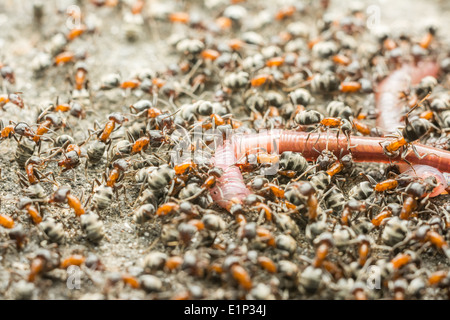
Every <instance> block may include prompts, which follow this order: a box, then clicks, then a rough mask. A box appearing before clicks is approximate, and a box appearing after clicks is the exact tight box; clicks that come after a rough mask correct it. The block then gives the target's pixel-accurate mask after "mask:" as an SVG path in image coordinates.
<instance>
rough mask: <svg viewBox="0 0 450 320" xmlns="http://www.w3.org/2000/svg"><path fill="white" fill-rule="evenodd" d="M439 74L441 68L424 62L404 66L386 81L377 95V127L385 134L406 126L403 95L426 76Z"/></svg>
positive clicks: (379, 87)
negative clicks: (403, 119)
mask: <svg viewBox="0 0 450 320" xmlns="http://www.w3.org/2000/svg"><path fill="white" fill-rule="evenodd" d="M438 72H439V66H438V65H437V64H436V63H434V62H430V61H422V62H419V63H418V65H417V66H411V65H409V64H404V65H403V66H402V67H401V68H400V69H398V70H396V71H394V72H392V74H391V75H389V76H388V77H387V78H386V79H384V80H383V81H382V82H381V83H380V85H379V86H378V88H377V94H376V108H377V111H378V117H377V127H379V128H380V129H381V130H382V131H384V132H393V131H395V129H396V128H398V127H400V126H402V125H404V123H403V122H402V116H403V114H402V112H403V108H402V101H401V99H400V96H401V93H402V92H407V91H409V89H410V85H417V84H418V83H419V82H420V80H422V79H423V78H424V77H426V76H433V77H436V75H437V74H438Z"/></svg>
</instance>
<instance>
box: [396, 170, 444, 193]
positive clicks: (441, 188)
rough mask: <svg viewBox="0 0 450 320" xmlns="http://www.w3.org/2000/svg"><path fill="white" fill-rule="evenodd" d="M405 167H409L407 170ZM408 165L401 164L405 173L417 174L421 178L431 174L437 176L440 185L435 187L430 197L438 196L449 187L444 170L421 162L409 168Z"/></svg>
mask: <svg viewBox="0 0 450 320" xmlns="http://www.w3.org/2000/svg"><path fill="white" fill-rule="evenodd" d="M405 167H406V168H407V169H406V170H405ZM408 167H409V166H408V165H404V164H402V165H401V166H400V171H402V172H403V174H407V175H410V176H417V177H420V178H426V177H429V176H433V177H435V178H436V180H437V183H438V186H437V187H435V188H434V189H433V192H432V193H430V195H429V196H430V197H436V196H438V195H440V194H441V193H442V192H444V190H445V189H446V187H447V181H446V179H445V177H444V175H443V174H442V172H440V171H439V170H437V169H436V168H433V167H431V166H425V165H421V164H416V165H414V166H413V168H408Z"/></svg>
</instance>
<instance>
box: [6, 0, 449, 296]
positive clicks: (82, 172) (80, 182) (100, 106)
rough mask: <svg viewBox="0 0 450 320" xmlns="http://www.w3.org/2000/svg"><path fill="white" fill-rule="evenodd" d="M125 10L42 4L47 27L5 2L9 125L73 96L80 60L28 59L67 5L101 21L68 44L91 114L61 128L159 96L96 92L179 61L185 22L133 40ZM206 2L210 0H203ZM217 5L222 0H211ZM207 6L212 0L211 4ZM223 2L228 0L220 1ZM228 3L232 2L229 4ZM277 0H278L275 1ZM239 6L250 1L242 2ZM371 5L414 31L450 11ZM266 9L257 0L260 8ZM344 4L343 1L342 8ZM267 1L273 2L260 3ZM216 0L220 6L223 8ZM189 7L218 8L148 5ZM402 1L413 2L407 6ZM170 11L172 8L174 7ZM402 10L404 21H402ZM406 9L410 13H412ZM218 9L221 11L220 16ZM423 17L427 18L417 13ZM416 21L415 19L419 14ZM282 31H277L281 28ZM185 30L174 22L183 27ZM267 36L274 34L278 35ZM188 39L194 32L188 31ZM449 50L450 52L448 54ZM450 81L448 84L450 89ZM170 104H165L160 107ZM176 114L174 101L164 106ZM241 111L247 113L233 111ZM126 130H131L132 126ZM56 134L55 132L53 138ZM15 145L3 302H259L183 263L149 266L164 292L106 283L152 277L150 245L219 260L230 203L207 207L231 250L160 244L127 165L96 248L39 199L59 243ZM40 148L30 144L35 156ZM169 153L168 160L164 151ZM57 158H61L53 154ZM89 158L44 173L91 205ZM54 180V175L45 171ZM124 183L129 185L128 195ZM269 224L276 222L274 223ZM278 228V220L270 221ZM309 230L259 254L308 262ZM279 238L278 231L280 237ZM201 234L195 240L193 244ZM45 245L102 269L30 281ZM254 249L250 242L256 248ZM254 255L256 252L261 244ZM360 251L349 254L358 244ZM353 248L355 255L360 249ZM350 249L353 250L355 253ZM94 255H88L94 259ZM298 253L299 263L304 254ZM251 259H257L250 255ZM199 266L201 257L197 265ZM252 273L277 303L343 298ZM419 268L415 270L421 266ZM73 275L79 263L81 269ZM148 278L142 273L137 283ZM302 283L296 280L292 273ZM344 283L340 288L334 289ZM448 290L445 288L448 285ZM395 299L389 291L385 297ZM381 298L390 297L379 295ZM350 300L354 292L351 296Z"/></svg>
mask: <svg viewBox="0 0 450 320" xmlns="http://www.w3.org/2000/svg"><path fill="white" fill-rule="evenodd" d="M122 2H124V3H123V4H122V8H108V7H95V6H93V5H92V4H91V3H89V1H77V2H75V3H72V1H56V0H52V1H42V3H43V12H44V15H43V17H42V19H41V22H40V23H37V22H36V20H35V19H34V18H33V3H39V1H25V0H24V1H13V0H3V1H0V29H1V30H2V31H1V33H0V62H5V63H7V64H8V65H10V66H11V67H12V68H13V69H14V72H15V77H16V83H15V84H9V83H7V82H6V81H3V82H2V84H3V89H4V90H3V92H21V96H22V98H23V100H24V101H25V104H26V107H25V108H23V109H20V108H18V107H17V106H15V105H13V104H11V103H8V104H7V105H6V106H5V107H4V108H3V109H2V110H0V118H1V119H2V121H3V123H4V124H5V125H6V124H8V123H9V122H10V121H13V122H15V123H18V122H26V123H29V124H35V123H36V122H37V121H36V119H37V117H38V115H39V113H40V111H39V107H40V106H42V105H43V104H44V103H45V102H46V101H49V100H50V101H55V100H56V98H57V97H58V98H59V100H60V101H68V100H70V99H72V98H73V96H72V95H71V90H72V88H73V84H72V83H71V82H70V81H69V80H68V79H70V78H72V77H73V66H74V65H73V64H72V63H68V64H65V65H62V66H51V67H49V68H47V69H46V70H44V71H43V72H42V73H40V74H39V73H36V72H35V71H33V59H34V58H35V57H36V55H37V54H38V53H40V52H43V51H45V50H46V48H48V45H49V42H50V39H51V38H52V37H53V35H54V34H55V33H57V32H61V31H62V32H67V31H68V29H67V27H66V24H67V22H68V21H69V19H71V18H70V17H68V16H67V14H66V10H67V8H69V7H70V5H76V6H77V7H78V8H81V13H82V15H83V19H84V21H85V22H86V24H88V25H89V24H92V25H94V26H95V30H96V31H95V32H92V33H90V32H88V33H87V34H84V35H82V36H81V37H79V38H77V39H75V40H74V41H72V42H70V43H69V44H68V47H67V48H68V50H72V51H76V52H78V51H85V52H86V54H87V56H86V59H85V60H84V61H85V63H86V64H87V65H88V67H89V71H88V79H89V89H88V90H89V93H90V97H89V98H87V99H85V100H83V105H84V108H85V110H86V117H85V118H84V119H76V118H74V117H71V116H65V115H64V116H63V117H64V118H65V120H66V129H65V130H66V131H65V132H66V133H67V134H70V135H72V136H73V137H74V139H75V141H76V142H77V143H80V142H82V141H84V140H86V139H87V138H88V137H89V135H88V132H89V131H88V130H92V131H94V130H96V129H98V126H97V125H96V124H95V121H97V122H98V123H99V126H101V125H104V123H105V122H106V121H107V116H108V115H109V114H110V113H112V112H121V113H123V114H130V108H129V106H130V105H131V104H133V103H135V102H136V101H137V100H139V99H144V98H145V99H150V100H151V99H152V96H151V95H149V94H145V93H143V92H142V91H139V90H136V91H125V90H121V89H113V90H109V91H105V90H99V88H100V84H101V79H102V77H103V76H104V75H106V74H111V73H118V74H120V75H121V77H122V78H123V79H129V78H132V77H133V76H134V75H135V74H137V73H139V72H140V71H142V70H144V69H150V70H152V71H153V72H155V73H163V72H164V71H165V70H166V69H167V67H168V66H169V65H170V64H173V63H177V62H179V58H180V57H179V55H178V54H176V52H174V49H173V47H171V46H170V45H169V44H168V39H169V36H170V35H171V34H174V33H177V31H180V32H184V30H185V28H183V27H184V26H180V25H173V24H171V23H169V22H167V21H164V20H159V19H149V20H146V22H145V24H144V26H142V28H141V30H140V32H139V34H138V38H137V39H136V40H135V41H129V40H128V39H127V38H126V36H125V35H124V30H125V28H126V26H125V24H126V22H125V20H124V15H125V12H126V11H127V10H128V9H127V8H128V7H127V3H128V2H129V3H131V1H124V0H123V1H122ZM205 2H206V1H205ZM212 2H220V1H212ZM212 2H211V3H212ZM222 2H223V1H222ZM225 2H226V1H225ZM278 2H280V3H282V2H283V1H278ZM241 4H242V5H243V6H246V5H247V4H246V3H245V2H243V3H241ZM363 4H364V7H367V6H369V5H371V4H374V5H376V6H377V7H378V8H379V9H380V11H379V12H380V25H383V24H384V25H389V26H391V27H392V26H393V25H395V26H398V28H399V29H401V28H402V26H407V30H408V32H410V33H411V34H413V35H419V34H420V32H421V31H423V25H425V24H426V21H425V20H427V19H429V20H430V19H431V20H433V22H434V23H435V24H437V25H438V27H439V26H440V27H441V28H445V23H446V22H448V21H449V18H450V6H449V3H448V1H414V5H411V3H410V2H408V1H395V2H391V1H381V0H380V1H371V2H363ZM261 5H262V4H261ZM279 5H280V4H278V3H276V2H274V4H273V5H267V10H268V12H275V10H276V8H278V7H279ZM347 5H348V4H347V2H345V6H347ZM265 6H266V5H265ZM219 7H220V6H219ZM170 8H174V9H176V10H177V11H183V10H187V9H190V10H192V11H193V12H194V11H196V10H197V11H199V12H203V14H205V12H209V11H212V12H214V10H216V9H214V8H213V9H209V8H206V7H205V6H203V5H202V2H201V1H192V3H190V2H189V1H173V2H166V1H151V5H150V6H147V7H146V8H145V10H146V11H144V13H145V14H155V12H157V11H158V10H159V9H164V10H172V9H170ZM405 8H407V9H408V10H407V11H405ZM172 11H173V10H172ZM345 12H346V8H344V7H343V6H342V2H338V1H334V2H332V3H331V6H330V9H329V13H331V14H333V15H335V16H339V15H341V14H343V13H345ZM399 12H401V13H402V14H401V16H403V17H404V19H398V16H399ZM405 12H408V14H405ZM214 15H217V13H214ZM424 16H425V17H426V18H427V19H425V18H424V19H422V17H424ZM415 17H416V18H415ZM313 21H314V18H313V17H306V18H305V22H306V23H308V22H310V23H313ZM276 28H278V29H277V31H280V30H281V27H280V26H277V27H276ZM178 29H179V30H178ZM269 30H270V28H268V27H265V28H264V31H263V32H269ZM241 32H243V30H234V31H233V34H232V37H239V35H240V33H241ZM444 33H445V31H444V29H442V35H441V37H440V39H441V41H442V43H443V44H442V45H443V47H446V48H449V47H450V38H449V37H445V35H444ZM272 34H275V32H274V31H272ZM191 35H194V33H192V34H191ZM447 53H448V51H447ZM447 89H448V88H447ZM189 100H190V98H189V97H187V96H184V97H182V98H180V100H179V101H177V105H181V104H182V103H183V102H186V101H189ZM162 109H165V107H162ZM168 110H169V111H170V112H172V111H174V110H173V109H171V108H169V109H168ZM233 112H235V114H236V115H237V117H238V119H239V115H241V114H242V110H241V109H239V108H237V107H236V109H235V110H233ZM125 127H126V126H125ZM56 136H57V135H56ZM124 136H125V129H124V128H121V129H119V130H117V131H115V132H114V134H113V136H112V138H113V141H117V140H119V139H121V138H122V137H124ZM16 147H17V142H16V141H15V140H14V139H6V140H4V141H2V142H1V143H0V166H1V180H0V199H1V206H0V212H1V214H4V215H8V216H10V217H12V218H13V219H14V221H15V223H16V225H19V224H20V225H22V227H23V229H24V232H25V234H26V238H27V242H26V244H25V245H24V247H23V248H22V249H21V250H17V248H16V247H15V243H14V241H11V240H10V237H9V230H8V229H6V228H1V227H0V253H1V255H0V298H1V299H20V298H26V299H106V298H107V299H170V298H173V297H175V296H176V295H177V294H180V293H183V292H185V291H188V292H190V296H189V298H192V299H193V298H200V299H237V298H243V297H246V298H249V299H252V298H255V297H258V295H257V294H258V293H255V291H252V292H250V293H247V292H245V291H244V290H242V289H239V287H238V286H236V285H227V283H226V281H225V280H226V279H228V278H227V277H226V276H217V275H214V276H204V277H202V276H195V275H192V274H191V273H190V271H189V270H188V269H185V270H180V271H174V272H166V271H164V270H159V271H156V272H152V274H153V275H156V276H157V277H158V279H160V280H161V284H160V286H161V288H159V289H158V290H154V291H153V290H150V289H149V290H139V289H133V288H131V287H130V286H128V285H124V284H122V283H119V284H116V285H109V284H108V283H111V281H112V280H111V279H114V277H117V274H123V273H128V274H130V275H132V276H136V277H140V279H142V275H143V274H146V273H147V272H145V270H144V266H145V263H144V259H145V257H146V256H147V255H148V253H150V252H152V251H160V252H163V253H165V254H167V255H168V256H172V255H180V256H183V255H185V254H186V252H194V253H195V254H196V257H197V259H199V260H200V258H199V257H200V256H202V255H205V256H208V257H209V258H210V259H211V261H213V260H216V259H217V261H223V260H224V259H225V257H226V254H227V252H232V249H231V247H232V245H233V242H234V240H235V239H236V237H237V236H236V234H237V233H236V232H237V227H236V223H235V222H234V218H233V217H232V216H231V215H230V214H229V213H228V212H226V211H225V210H223V209H221V208H219V207H215V206H212V207H211V208H213V209H214V210H215V213H216V214H217V215H219V216H220V217H221V218H222V219H223V220H224V221H225V223H226V226H227V227H226V229H225V230H224V231H222V232H219V233H218V234H216V235H215V236H216V239H215V242H216V243H218V244H223V245H226V246H229V248H228V249H227V250H228V251H227V250H219V249H213V246H210V247H201V246H200V245H198V247H194V246H187V247H185V246H182V245H176V246H170V245H167V244H166V243H163V241H161V231H162V228H163V226H164V225H165V224H168V223H171V222H170V220H158V219H156V218H153V219H152V220H150V221H149V222H147V223H145V224H143V225H138V224H136V223H135V222H134V221H133V212H134V207H133V203H134V201H135V200H136V198H137V197H138V195H139V192H140V185H138V184H136V183H135V182H134V173H135V172H136V171H133V170H130V172H128V173H127V174H126V175H125V178H124V179H123V180H122V182H121V184H123V185H124V186H125V188H122V189H118V190H117V192H116V193H115V195H114V197H113V200H112V201H111V205H110V206H108V207H107V208H106V209H105V210H102V211H101V212H99V216H100V219H101V221H102V222H103V230H104V232H105V237H104V239H103V240H102V241H101V242H100V243H99V244H94V243H92V242H90V241H89V240H88V239H87V238H86V234H85V231H84V230H83V229H82V228H81V225H80V221H79V218H76V217H75V215H74V213H73V210H72V209H71V208H69V207H68V206H67V205H65V204H64V205H60V206H58V205H42V206H41V207H42V212H43V214H44V217H53V218H54V219H55V220H56V221H57V222H59V223H62V225H63V228H64V232H65V238H66V240H65V242H64V243H62V244H55V243H52V242H51V241H50V240H49V239H48V237H47V236H46V235H45V233H44V232H43V230H42V228H40V227H39V226H36V225H34V224H33V222H32V221H31V219H30V217H29V216H28V215H27V214H26V213H24V211H21V210H18V208H17V202H18V200H19V199H21V198H22V197H23V196H24V190H23V188H22V186H21V185H20V184H19V179H18V173H22V174H24V172H25V171H24V170H23V168H21V167H19V165H18V164H17V162H16V161H15V160H14V155H15V150H16ZM41 148H42V152H45V151H47V150H48V149H49V148H51V142H44V143H43V144H42V146H41ZM36 154H37V150H36V151H35V155H36ZM162 157H163V158H164V157H165V156H164V155H162ZM56 159H58V160H59V158H56ZM85 161H86V160H85V159H83V160H82V164H81V165H80V166H79V167H77V168H76V169H74V170H68V171H67V172H64V173H60V169H59V167H58V165H57V162H56V161H49V162H48V164H47V166H46V168H45V169H44V170H43V171H44V172H50V171H51V172H53V173H54V174H55V176H56V181H57V183H58V184H59V185H66V186H70V188H71V190H72V193H73V194H74V195H75V196H77V197H79V198H81V199H82V200H83V202H85V201H87V199H88V197H89V196H90V195H91V194H92V190H93V185H94V184H95V182H94V180H95V179H97V180H98V181H100V182H103V181H104V173H105V168H106V166H107V163H106V159H104V160H102V161H101V162H100V163H98V164H95V165H94V164H89V165H88V166H87V167H86V169H85ZM379 168H384V166H382V165H375V164H357V165H356V166H355V170H356V171H365V172H369V171H370V170H374V169H379ZM49 179H50V178H49ZM361 181H363V178H361V177H360V176H357V175H354V176H349V177H348V178H347V181H346V182H345V184H344V185H343V189H344V193H346V192H348V190H349V189H350V188H351V187H352V186H354V185H355V184H356V183H359V182H361ZM41 185H42V186H43V187H44V189H45V190H46V192H47V194H48V195H51V194H52V193H53V192H54V191H55V190H56V187H55V185H54V184H53V183H52V182H42V183H41ZM124 190H125V192H124ZM449 200H450V196H448V195H442V196H439V197H437V198H435V199H433V200H431V202H432V203H433V204H435V205H436V206H437V208H443V206H444V205H445V204H448V202H449ZM257 219H258V216H257V215H256V214H255V215H249V217H248V220H249V221H256V220H257ZM269 228H271V227H270V225H269ZM273 229H274V230H275V229H276V228H273ZM304 232H305V230H304V227H303V226H300V235H298V236H296V237H295V240H296V243H297V246H298V248H297V250H296V254H295V258H292V256H291V255H289V254H286V253H285V252H281V251H280V250H276V249H274V248H267V251H266V252H265V253H260V254H264V255H266V256H269V257H271V258H272V259H273V260H274V261H280V260H290V259H291V260H292V261H294V262H295V263H296V264H297V265H298V266H299V268H300V269H301V270H304V269H305V267H306V265H307V262H305V259H313V258H314V252H315V249H314V247H313V246H312V245H311V243H310V242H309V241H308V240H307V239H306V238H305V235H304ZM379 233H380V232H379V231H377V230H374V231H372V232H371V233H370V234H369V235H370V236H371V237H373V238H374V239H377V237H379ZM279 234H282V232H280V231H279V230H277V231H276V235H279ZM194 242H195V241H194ZM42 248H44V249H48V250H50V251H54V252H58V254H59V255H60V256H61V257H62V258H65V257H68V256H69V255H72V254H76V253H78V254H81V255H83V256H85V257H88V256H90V255H95V256H96V257H98V258H99V259H100V261H101V263H102V264H103V265H104V266H105V270H93V269H91V268H88V267H86V266H84V265H83V266H82V267H81V269H80V272H79V273H77V275H79V276H80V278H79V280H80V288H79V289H70V288H69V286H70V283H71V282H70V281H71V279H72V278H71V275H72V274H70V273H68V271H67V270H64V269H61V268H57V269H54V270H52V271H49V272H47V273H45V274H43V275H41V276H39V277H38V279H37V280H36V281H35V282H34V283H33V282H27V281H26V280H27V278H28V275H29V273H30V261H31V260H32V259H33V258H34V257H35V255H36V252H37V251H38V250H39V249H42ZM385 249H386V248H385V246H383V245H379V246H378V247H374V249H373V252H372V255H373V259H374V260H375V261H376V260H379V259H381V258H385V259H388V258H390V257H391V253H390V252H388V251H386V250H385ZM248 250H249V252H250V251H251V248H250V247H249V249H248ZM256 251H257V250H256ZM424 251H425V252H423V253H422V254H421V256H420V261H421V265H420V270H422V268H423V269H427V270H428V271H429V272H432V271H436V270H449V266H450V263H449V260H448V259H447V258H446V257H445V256H444V255H443V254H442V253H440V252H438V251H437V250H432V249H430V250H424ZM352 252H353V251H352ZM353 253H354V254H355V255H356V253H355V252H353ZM349 256H351V254H349V255H346V257H347V258H348V257H349ZM91 257H93V256H91ZM302 259H303V260H302ZM250 260H251V259H250ZM197 263H201V262H199V261H197ZM249 268H252V269H250V270H251V273H252V280H253V283H254V288H255V287H257V284H266V285H267V286H268V287H270V290H271V294H270V295H266V296H264V297H267V298H275V299H310V298H311V299H320V298H326V299H339V298H342V297H340V296H338V294H337V292H338V291H339V290H337V289H336V290H335V291H333V290H325V291H323V292H318V293H316V294H312V295H308V294H305V293H304V292H301V291H298V290H291V289H289V285H286V284H285V281H287V282H289V281H290V280H286V279H284V278H283V276H281V275H280V274H277V273H275V274H270V273H269V272H266V271H263V270H261V268H259V269H258V268H257V267H256V266H255V265H254V266H252V267H249ZM420 270H419V271H417V273H418V274H420V272H421V271H420ZM76 272H77V271H76ZM141 281H143V280H141ZM292 283H293V284H294V286H295V280H292ZM336 286H337V285H336ZM446 290H447V292H448V288H447V289H446ZM368 295H369V296H370V297H371V298H379V297H380V296H379V295H378V293H376V292H375V293H372V292H369V293H368ZM386 295H388V294H386ZM383 297H385V296H383ZM346 298H348V296H347V297H346ZM418 298H419V299H440V298H446V292H445V290H444V289H442V290H441V289H437V288H434V287H428V288H427V289H426V290H424V291H423V292H422V294H421V295H420V296H419V297H418Z"/></svg>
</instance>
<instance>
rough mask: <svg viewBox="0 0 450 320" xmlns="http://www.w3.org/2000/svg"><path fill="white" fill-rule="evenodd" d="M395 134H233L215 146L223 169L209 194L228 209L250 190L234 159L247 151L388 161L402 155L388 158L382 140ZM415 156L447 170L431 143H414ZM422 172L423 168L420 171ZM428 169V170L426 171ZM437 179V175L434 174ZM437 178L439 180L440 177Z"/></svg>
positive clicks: (446, 157)
mask: <svg viewBox="0 0 450 320" xmlns="http://www.w3.org/2000/svg"><path fill="white" fill-rule="evenodd" d="M389 139H394V138H378V137H366V136H350V137H349V139H347V137H345V136H344V135H342V134H341V135H339V136H338V134H337V133H333V132H329V133H328V134H324V133H318V132H315V133H308V132H299V131H290V130H277V129H275V130H270V131H265V132H261V133H254V134H242V135H239V134H235V135H233V136H232V137H231V138H230V139H228V140H225V143H224V145H223V146H221V147H218V148H217V149H216V153H215V156H214V163H215V165H216V166H217V167H220V168H222V169H223V170H224V174H223V175H222V177H221V178H220V179H219V181H218V184H217V187H215V188H213V189H211V195H212V198H213V199H214V200H215V201H217V203H218V204H219V205H220V206H221V207H223V208H227V209H229V208H230V207H231V204H232V203H233V199H234V200H235V201H234V202H236V201H237V202H240V201H242V199H243V198H245V197H246V196H247V195H248V194H250V191H249V190H248V189H247V188H246V186H245V184H244V180H243V177H242V174H241V172H240V170H239V168H238V167H237V166H236V164H237V163H238V161H237V160H236V159H244V158H245V155H246V154H249V153H256V152H258V151H261V150H264V151H266V152H268V153H278V154H281V153H283V152H285V151H293V152H301V153H302V155H303V157H305V159H306V160H308V161H315V160H317V157H318V156H319V155H320V151H321V150H328V151H331V152H332V153H333V154H334V155H335V156H336V157H340V156H343V155H345V154H348V153H350V151H351V154H352V157H353V161H355V162H377V163H391V162H400V163H401V162H403V159H402V158H401V156H398V157H395V158H389V157H388V156H387V155H386V154H385V153H384V149H383V147H382V146H381V143H383V142H386V141H389ZM414 146H415V148H416V150H417V152H418V153H419V155H420V156H424V155H425V154H427V155H426V156H424V157H422V158H421V157H418V156H417V155H416V154H415V153H414V152H413V151H412V150H411V151H410V152H409V153H408V154H407V155H406V156H405V159H404V160H406V161H408V162H409V163H411V164H413V165H426V166H431V167H433V169H435V170H439V171H440V172H450V152H449V151H445V150H442V149H437V148H433V147H430V146H426V145H422V144H419V143H414ZM420 172H422V171H420ZM428 172H429V171H428ZM436 177H437V178H438V179H439V177H438V176H436ZM439 182H440V180H439Z"/></svg>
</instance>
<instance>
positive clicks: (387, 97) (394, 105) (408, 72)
mask: <svg viewBox="0 0 450 320" xmlns="http://www.w3.org/2000/svg"><path fill="white" fill-rule="evenodd" d="M438 72H439V67H438V65H437V63H434V62H430V61H424V62H420V63H419V64H418V65H417V66H411V65H409V64H405V65H403V66H402V67H401V68H400V69H398V70H396V71H394V72H393V73H392V74H391V75H390V76H388V77H387V78H386V79H384V80H383V81H382V82H381V84H380V85H379V87H378V92H377V95H376V107H377V110H378V117H377V126H378V127H379V128H380V129H381V130H382V131H383V132H392V131H394V130H395V129H396V128H398V127H399V126H402V125H403V123H402V111H403V110H402V109H403V108H402V103H401V101H400V94H401V93H402V92H406V91H408V90H409V89H410V88H409V86H410V85H416V84H418V83H419V82H420V81H421V80H422V79H423V78H424V77H426V76H433V77H435V76H436V75H437V74H438ZM444 169H445V168H444ZM405 170H406V171H405ZM400 171H401V172H403V171H405V173H407V174H411V175H414V176H418V177H421V178H426V177H427V176H428V175H430V174H431V175H433V176H434V177H435V178H436V179H437V181H438V186H437V187H436V188H435V189H434V190H433V192H432V193H431V194H430V197H435V196H437V195H439V194H440V193H442V192H443V191H444V190H445V189H446V188H447V180H446V179H445V177H444V175H443V174H442V173H441V172H440V171H439V170H438V169H436V168H434V167H431V166H429V165H415V166H413V168H409V166H400Z"/></svg>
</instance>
